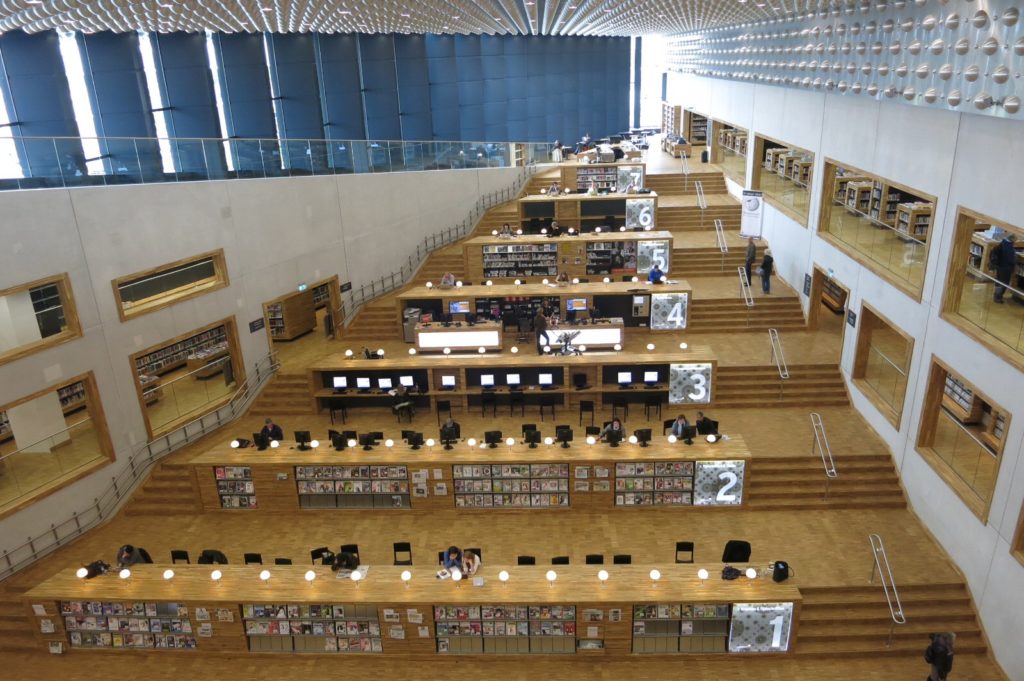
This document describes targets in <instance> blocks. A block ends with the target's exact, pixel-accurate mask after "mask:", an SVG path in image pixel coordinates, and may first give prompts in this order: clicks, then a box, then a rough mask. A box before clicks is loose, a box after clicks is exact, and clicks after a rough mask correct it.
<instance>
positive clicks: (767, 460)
mask: <svg viewBox="0 0 1024 681" xmlns="http://www.w3.org/2000/svg"><path fill="white" fill-rule="evenodd" d="M835 464H836V471H837V472H838V473H839V477H838V478H835V479H833V480H831V481H830V482H829V493H828V497H827V498H825V496H824V492H825V481H826V479H827V478H826V477H825V473H824V470H823V468H822V463H821V457H819V456H798V457H793V456H766V457H762V456H758V457H757V460H756V461H755V462H754V463H753V464H752V467H753V471H752V474H751V476H750V482H749V483H748V484H747V490H746V492H745V499H744V504H745V505H746V507H747V508H749V509H750V510H757V511H793V510H821V509H837V508H905V507H906V505H907V501H906V498H905V497H904V496H903V488H902V487H900V480H899V475H898V474H897V473H896V467H895V466H894V465H893V461H892V457H891V456H889V455H888V454H868V455H864V456H843V457H837V458H836V460H835Z"/></svg>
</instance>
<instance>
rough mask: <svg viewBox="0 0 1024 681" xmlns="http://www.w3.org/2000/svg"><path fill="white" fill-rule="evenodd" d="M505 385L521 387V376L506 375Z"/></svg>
mask: <svg viewBox="0 0 1024 681" xmlns="http://www.w3.org/2000/svg"><path fill="white" fill-rule="evenodd" d="M505 383H507V384H508V385H519V374H505Z"/></svg>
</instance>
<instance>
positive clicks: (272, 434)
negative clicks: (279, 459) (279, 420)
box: [260, 418, 284, 442]
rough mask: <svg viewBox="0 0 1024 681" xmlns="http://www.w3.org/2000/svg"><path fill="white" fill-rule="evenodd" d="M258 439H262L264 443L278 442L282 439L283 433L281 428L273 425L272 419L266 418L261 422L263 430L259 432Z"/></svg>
mask: <svg viewBox="0 0 1024 681" xmlns="http://www.w3.org/2000/svg"><path fill="white" fill-rule="evenodd" d="M260 437H262V438H263V440H264V441H265V442H270V441H271V440H277V441H278V442H280V441H281V440H283V439H284V431H283V430H281V426H279V425H277V424H276V423H274V419H269V418H268V419H267V420H266V421H264V422H263V428H262V429H261V430H260Z"/></svg>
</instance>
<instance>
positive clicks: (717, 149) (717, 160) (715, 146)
mask: <svg viewBox="0 0 1024 681" xmlns="http://www.w3.org/2000/svg"><path fill="white" fill-rule="evenodd" d="M709 120H710V121H711V133H709V136H710V138H711V139H710V140H709V141H710V142H712V143H710V144H709V145H708V148H709V149H710V150H711V151H710V158H711V162H712V163H714V164H715V165H717V166H719V167H721V168H722V174H723V175H725V176H726V177H727V178H729V179H730V180H732V181H733V182H735V183H736V184H738V185H741V186H742V188H743V189H746V188H747V187H748V185H749V182H748V180H749V179H750V178H749V175H750V173H749V171H748V170H747V167H748V164H749V162H750V150H751V146H750V135H751V131H750V130H749V129H748V128H744V127H743V126H741V125H736V124H735V123H730V122H729V121H725V120H722V119H720V118H711V119H709ZM723 126H727V127H729V128H731V129H733V130H736V131H738V132H742V133H743V134H744V135H746V136H747V153H746V154H744V155H743V177H741V178H737V177H736V176H735V175H734V174H733V173H732V172H731V171H730V170H728V169H727V168H725V166H723V165H722V158H723V157H724V156H725V151H724V150H723V149H722V146H721V145H720V144H719V143H718V135H719V133H720V132H721V129H722V127H723ZM730 151H731V150H730ZM732 153H734V154H735V153H736V152H732ZM738 155H739V154H737V156H738Z"/></svg>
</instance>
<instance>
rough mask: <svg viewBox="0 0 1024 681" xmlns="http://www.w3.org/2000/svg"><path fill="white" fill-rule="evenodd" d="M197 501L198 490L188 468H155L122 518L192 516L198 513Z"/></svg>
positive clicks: (158, 465)
mask: <svg viewBox="0 0 1024 681" xmlns="http://www.w3.org/2000/svg"><path fill="white" fill-rule="evenodd" d="M198 500H199V490H198V489H196V487H195V485H194V484H193V480H192V477H191V475H190V474H189V469H188V468H186V467H184V466H178V465H174V464H157V467H156V469H155V470H154V471H153V472H152V473H151V474H150V476H149V479H148V480H146V482H144V483H143V484H142V487H141V488H139V489H138V490H136V491H135V494H133V495H132V498H131V500H130V501H129V502H128V505H127V506H126V507H125V515H191V514H193V513H198V512H199V511H200V509H199V507H198V506H197V502H198Z"/></svg>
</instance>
